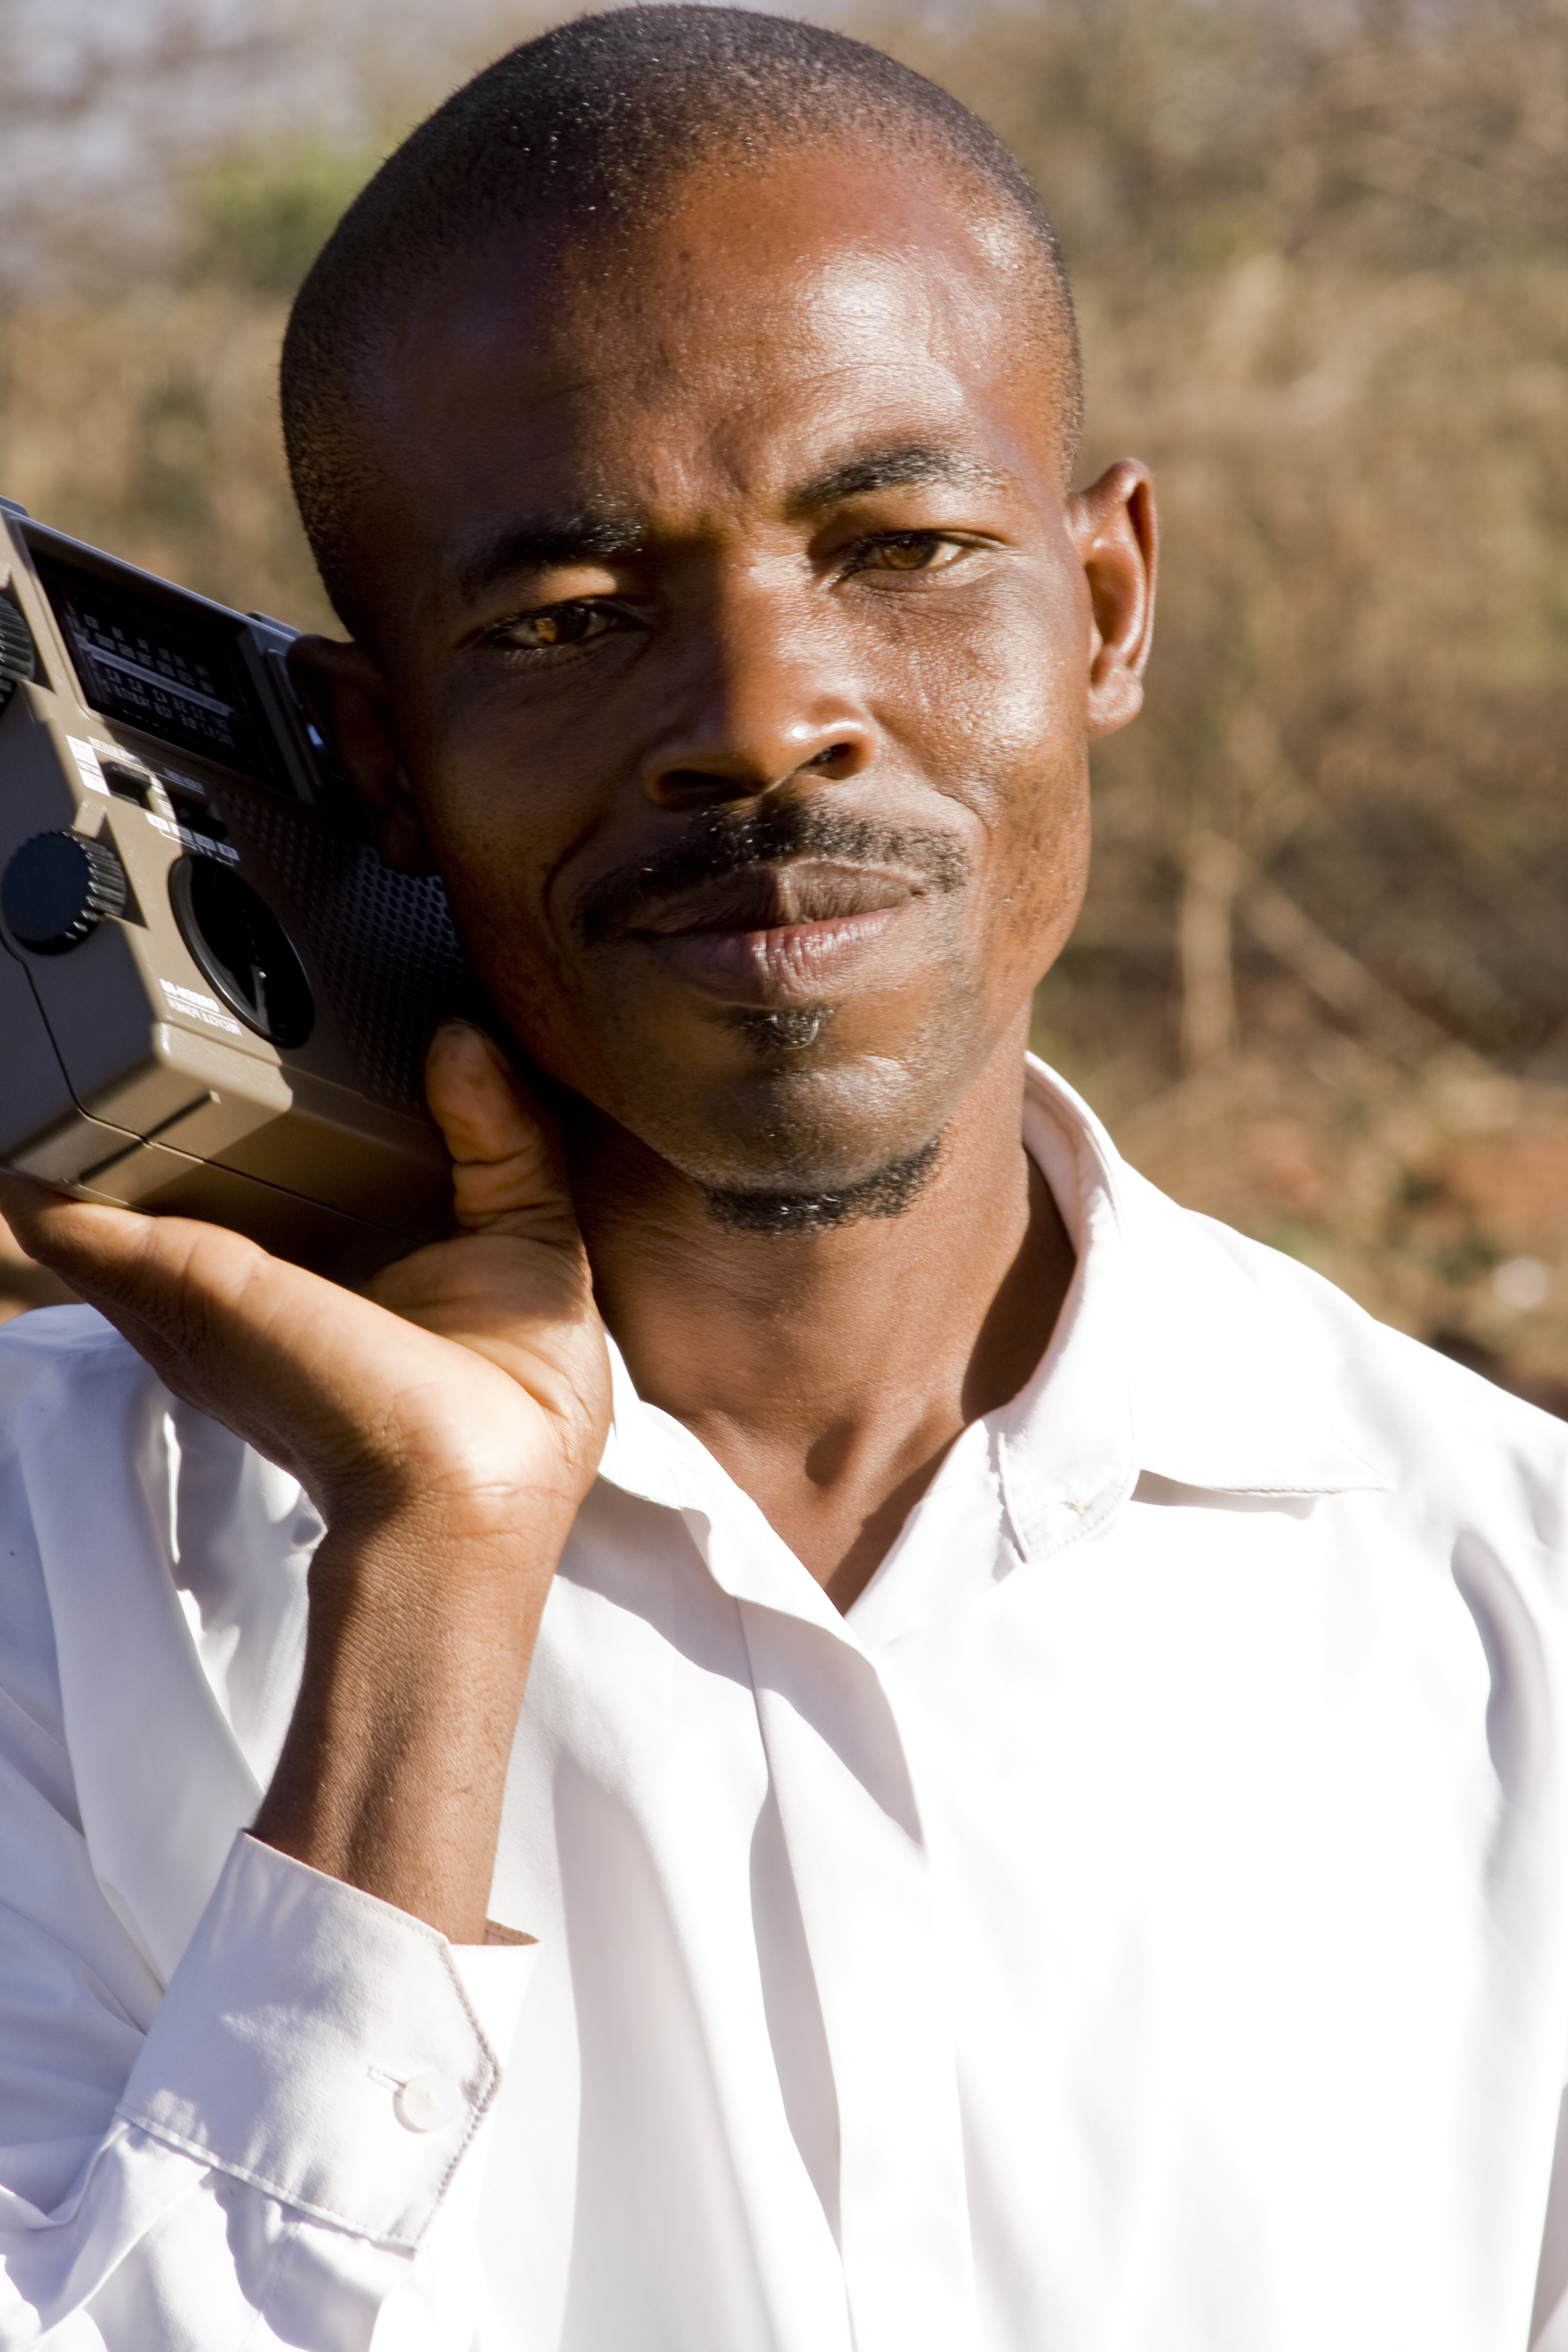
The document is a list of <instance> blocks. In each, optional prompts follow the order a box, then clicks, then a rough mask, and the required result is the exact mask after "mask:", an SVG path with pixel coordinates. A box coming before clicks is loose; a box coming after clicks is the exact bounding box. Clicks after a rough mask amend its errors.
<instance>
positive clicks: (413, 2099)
mask: <svg viewBox="0 0 1568 2352" xmlns="http://www.w3.org/2000/svg"><path fill="white" fill-rule="evenodd" d="M392 2104H393V2105H394V2106H395V2109H396V2111H397V2120H398V2122H399V2123H400V2124H405V2125H406V2126H407V2127H408V2129H409V2130H410V2131H418V2132H426V2131H439V2130H440V2128H441V2126H442V2125H443V2124H449V2123H450V2122H451V2121H452V2118H453V2116H455V2115H456V2114H457V2113H458V2108H459V2107H460V2106H461V2105H462V2104H463V2095H462V2093H461V2092H460V2091H459V2090H458V2086H457V2084H456V2083H454V2082H453V2080H452V2078H451V2076H450V2075H449V2074H437V2072H436V2070H435V2068H434V2067H432V2068H431V2070H430V2072H429V2073H428V2074H411V2075H410V2076H409V2078H408V2080H407V2082H406V2083H405V2084H404V2085H403V2087H402V2089H401V2090H400V2091H399V2092H398V2094H397V2096H396V2098H395V2100H394V2101H393V2103H392Z"/></svg>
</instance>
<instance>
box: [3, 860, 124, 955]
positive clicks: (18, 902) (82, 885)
mask: <svg viewBox="0 0 1568 2352" xmlns="http://www.w3.org/2000/svg"><path fill="white" fill-rule="evenodd" d="M130 897H131V887H130V884H129V883H128V882H127V881H126V878H125V868H124V867H123V866H121V863H120V860H119V858H118V857H117V856H115V854H114V852H113V850H112V849H111V848H110V845H109V844H108V843H107V842H106V841H89V839H88V837H87V836H86V835H85V834H80V833H37V834H35V835H33V838H32V840H31V841H25V842H24V843H23V844H22V846H21V848H20V849H18V850H17V851H16V854H15V856H13V857H12V859H11V862H10V864H9V865H8V866H6V868H5V879H4V880H3V881H0V913H3V914H4V915H5V921H6V924H7V926H8V928H9V929H10V931H11V935H12V937H13V938H14V939H16V940H20V942H21V944H22V945H23V947H25V948H31V950H33V953H34V954H35V955H64V954H65V953H66V951H67V950H68V949H70V948H75V947H79V946H80V945H81V942H82V941H83V940H85V939H86V938H87V937H88V935H89V932H91V931H94V930H96V929H97V928H98V926H99V924H100V922H101V921H102V920H103V919H104V917H105V916H106V915H123V914H124V913H125V911H126V908H127V906H128V904H129V901H130Z"/></svg>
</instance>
